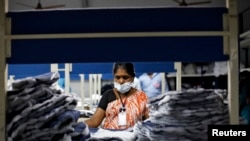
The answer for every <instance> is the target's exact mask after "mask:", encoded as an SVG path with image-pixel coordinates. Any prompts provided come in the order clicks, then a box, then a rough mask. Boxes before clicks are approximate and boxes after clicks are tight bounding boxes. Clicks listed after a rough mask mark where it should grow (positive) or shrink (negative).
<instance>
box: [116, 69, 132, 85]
mask: <svg viewBox="0 0 250 141" xmlns="http://www.w3.org/2000/svg"><path fill="white" fill-rule="evenodd" d="M132 80H133V77H132V76H131V75H129V74H128V73H127V71H126V70H125V69H122V68H118V69H117V71H116V73H115V74H114V81H115V82H117V83H119V84H123V83H126V82H132Z"/></svg>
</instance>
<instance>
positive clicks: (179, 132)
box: [134, 89, 229, 141]
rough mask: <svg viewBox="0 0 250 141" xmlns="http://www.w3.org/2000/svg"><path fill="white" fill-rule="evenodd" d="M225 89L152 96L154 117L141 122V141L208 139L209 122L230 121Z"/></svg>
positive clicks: (136, 131) (139, 127) (175, 92)
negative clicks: (225, 100) (224, 96)
mask: <svg viewBox="0 0 250 141" xmlns="http://www.w3.org/2000/svg"><path fill="white" fill-rule="evenodd" d="M223 93H225V90H206V89H189V90H185V91H169V92H166V93H165V94H162V95H159V96H157V97H154V98H151V99H150V100H149V104H148V107H149V109H150V118H149V119H147V120H145V121H142V122H138V123H137V124H136V125H135V127H134V133H135V134H136V135H137V140H138V141H151V140H154V141H155V140H157V141H165V140H167V141H207V129H208V125H219V124H229V112H228V106H227V104H225V103H224V102H223V101H224V99H223V97H222V95H224V94H223Z"/></svg>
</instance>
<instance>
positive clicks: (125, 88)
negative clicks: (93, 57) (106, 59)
mask: <svg viewBox="0 0 250 141" xmlns="http://www.w3.org/2000/svg"><path fill="white" fill-rule="evenodd" d="M114 86H115V88H116V89H117V90H118V91H119V92H120V93H122V94H124V93H126V92H128V91H129V90H130V89H131V87H132V83H131V82H126V83H123V84H119V83H117V82H114Z"/></svg>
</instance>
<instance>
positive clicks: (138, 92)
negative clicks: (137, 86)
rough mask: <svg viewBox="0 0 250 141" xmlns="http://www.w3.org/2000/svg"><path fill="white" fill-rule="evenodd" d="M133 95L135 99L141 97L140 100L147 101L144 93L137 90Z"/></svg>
mask: <svg viewBox="0 0 250 141" xmlns="http://www.w3.org/2000/svg"><path fill="white" fill-rule="evenodd" d="M135 95H136V96H137V97H141V98H143V99H147V98H148V97H147V94H146V93H145V92H144V91H142V90H137V91H136V92H135Z"/></svg>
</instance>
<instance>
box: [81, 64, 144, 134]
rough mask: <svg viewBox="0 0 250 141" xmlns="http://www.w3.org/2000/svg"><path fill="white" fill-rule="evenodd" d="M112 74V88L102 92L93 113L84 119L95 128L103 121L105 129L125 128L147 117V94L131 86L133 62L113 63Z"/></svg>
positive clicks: (133, 72)
mask: <svg viewBox="0 0 250 141" xmlns="http://www.w3.org/2000/svg"><path fill="white" fill-rule="evenodd" d="M113 75H114V88H113V89H110V90H107V91H106V92H105V93H104V94H103V96H102V98H101V100H100V103H99V105H98V108H97V109H96V111H95V113H94V115H93V116H92V117H91V118H90V119H88V120H86V121H85V123H86V124H87V125H88V126H89V127H92V128H97V127H99V126H100V124H101V123H103V128H105V129H127V128H130V127H133V126H134V125H135V123H136V122H137V121H139V120H144V119H146V118H148V109H147V108H146V104H147V100H148V99H147V95H146V94H145V93H144V92H143V91H140V90H137V89H135V88H133V87H132V84H133V81H134V77H135V71H134V66H133V64H132V63H114V66H113ZM104 119H105V120H104ZM103 120H104V122H103Z"/></svg>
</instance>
